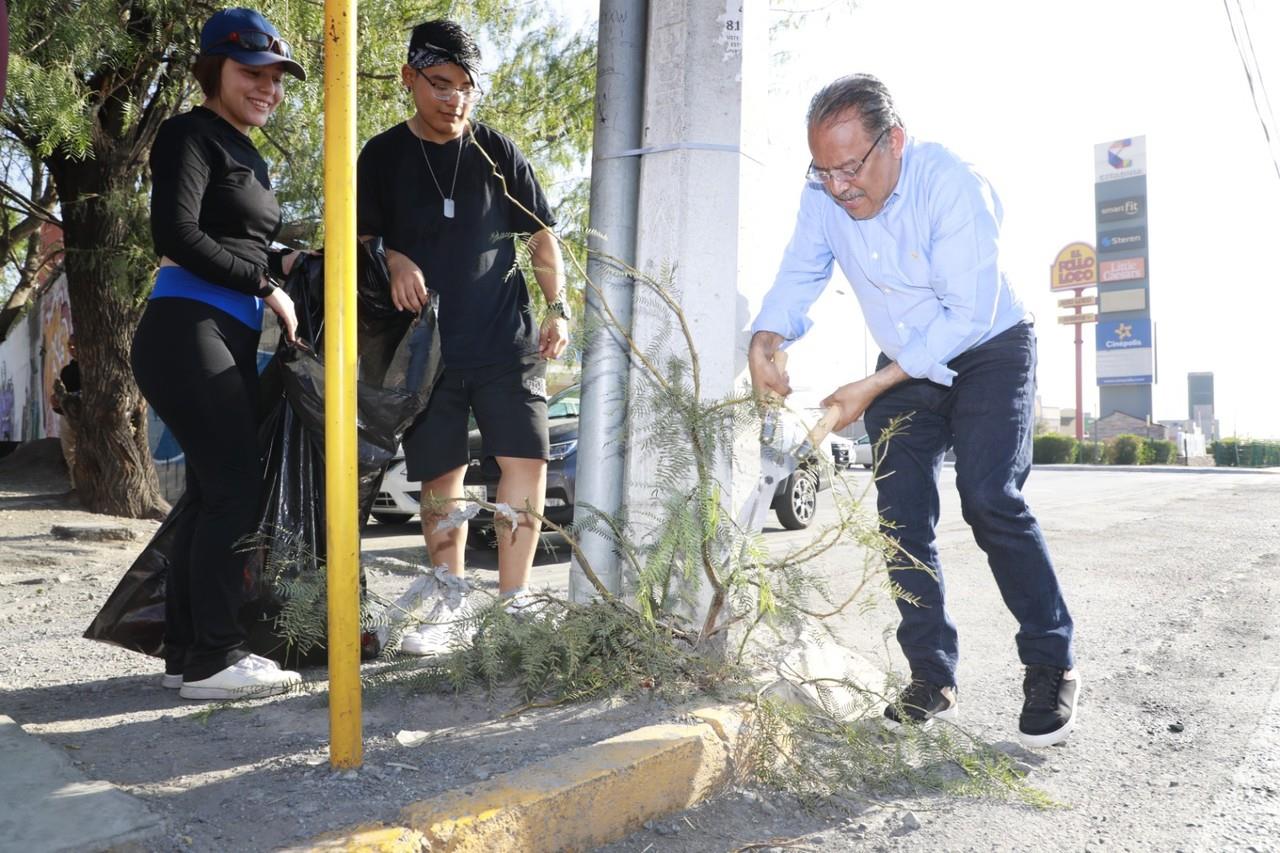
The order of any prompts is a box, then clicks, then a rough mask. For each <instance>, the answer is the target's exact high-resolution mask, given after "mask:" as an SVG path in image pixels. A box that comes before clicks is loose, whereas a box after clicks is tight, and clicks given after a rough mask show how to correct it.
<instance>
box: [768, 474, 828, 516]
mask: <svg viewBox="0 0 1280 853" xmlns="http://www.w3.org/2000/svg"><path fill="white" fill-rule="evenodd" d="M783 495H784V496H785V497H784V500H782V501H780V502H779V503H778V509H777V513H778V521H780V522H781V523H782V526H783V527H785V528H786V529H787V530H803V529H804V528H806V527H808V526H809V525H810V524H811V523H812V522H813V517H814V516H815V515H817V513H818V480H817V477H816V476H814V474H813V472H812V471H804V470H801V471H796V472H795V473H794V474H792V475H791V476H790V477H788V478H787V485H786V488H785V489H784V491H783Z"/></svg>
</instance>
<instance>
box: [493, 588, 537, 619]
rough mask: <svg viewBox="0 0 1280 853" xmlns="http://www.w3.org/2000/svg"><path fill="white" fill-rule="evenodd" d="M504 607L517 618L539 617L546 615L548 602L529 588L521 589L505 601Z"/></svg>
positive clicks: (509, 614)
mask: <svg viewBox="0 0 1280 853" xmlns="http://www.w3.org/2000/svg"><path fill="white" fill-rule="evenodd" d="M502 609H503V610H505V611H506V613H507V615H508V616H512V617H515V618H516V619H538V618H540V617H542V616H545V615H546V610H547V602H546V600H545V599H543V598H539V597H538V596H536V595H534V594H533V593H531V592H529V590H528V589H521V590H519V591H518V592H516V594H515V595H513V596H511V597H510V598H508V599H506V600H505V601H503V603H502Z"/></svg>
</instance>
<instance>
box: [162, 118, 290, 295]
mask: <svg viewBox="0 0 1280 853" xmlns="http://www.w3.org/2000/svg"><path fill="white" fill-rule="evenodd" d="M151 180H152V190H151V236H152V239H153V240H154V241H155V246H156V252H157V253H158V254H159V255H161V256H163V257H167V258H169V259H170V260H172V261H173V262H174V263H176V264H178V265H179V266H181V267H183V268H185V269H186V270H187V271H188V272H191V273H193V274H195V275H197V276H199V277H200V278H202V279H204V280H205V281H207V282H210V283H211V284H217V285H221V286H223V287H228V288H231V289H232V290H236V291H239V292H241V293H247V294H250V295H253V296H267V295H269V294H270V292H271V288H270V287H269V286H267V287H264V286H263V283H262V278H263V276H264V275H267V274H270V275H273V276H275V277H277V278H281V277H283V276H282V274H281V258H282V253H279V252H272V251H270V248H269V247H270V246H271V241H272V240H273V239H274V238H275V236H276V234H277V233H278V232H279V230H280V205H279V204H278V203H277V202H276V197H275V193H273V192H272V191H271V180H270V178H269V177H268V175H267V163H266V161H265V160H263V159H262V155H260V154H259V153H258V149H257V148H255V147H254V145H253V142H251V141H250V140H249V137H247V136H245V135H244V134H243V133H241V132H240V131H238V130H236V129H235V128H234V127H232V126H231V124H229V123H228V122H227V121H226V120H225V119H223V118H222V117H221V116H219V115H218V114H217V113H215V112H213V111H212V110H209V109H206V108H204V107H196V108H194V109H193V110H191V111H190V112H186V113H182V114H181V115H176V116H174V117H173V118H171V119H169V120H168V121H166V122H165V123H164V124H163V125H161V126H160V131H159V133H158V134H157V135H156V141H155V144H154V145H153V146H152V148H151Z"/></svg>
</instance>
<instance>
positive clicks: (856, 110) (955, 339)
mask: <svg viewBox="0 0 1280 853" xmlns="http://www.w3.org/2000/svg"><path fill="white" fill-rule="evenodd" d="M808 133H809V149H810V151H811V153H812V154H813V163H812V165H811V166H810V168H809V174H808V179H809V180H808V184H807V186H806V187H805V189H804V191H803V193H802V195H801V199H800V213H799V216H798V217H797V221H796V227H795V232H794V234H793V236H792V238H791V243H790V244H789V245H788V247H787V251H786V254H785V255H784V256H783V260H782V265H781V269H780V270H779V271H778V276H777V279H776V281H775V282H774V285H773V288H772V289H771V290H770V291H769V294H768V295H767V296H766V297H765V300H764V305H763V307H762V308H761V310H760V314H759V316H758V317H757V318H756V321H755V323H754V324H753V325H752V332H753V335H752V339H751V350H750V353H749V363H750V367H751V375H752V380H753V382H754V383H755V385H756V387H757V388H758V389H761V390H765V389H767V390H771V391H774V392H776V393H779V394H783V395H785V394H787V393H789V392H790V387H789V384H788V382H787V378H786V375H785V374H784V373H782V371H780V370H779V369H778V367H777V365H775V364H774V361H773V356H774V355H775V354H776V353H777V351H778V350H779V349H780V348H782V347H783V346H784V345H785V344H786V342H788V341H792V340H795V339H796V338H799V337H800V336H801V335H803V334H804V333H805V332H806V331H808V329H809V327H810V326H811V325H812V322H811V321H810V320H809V317H808V311H809V308H810V306H812V305H813V303H814V301H815V300H816V299H817V298H818V296H819V295H821V293H822V291H823V289H824V288H825V287H826V286H827V283H828V281H830V278H831V272H832V265H833V263H839V264H840V269H841V271H842V272H843V273H844V274H845V277H846V278H848V280H849V281H850V283H851V284H852V285H853V289H854V292H855V293H856V294H857V297H858V302H859V304H860V305H861V306H862V312H863V315H864V316H865V318H866V322H867V326H868V328H869V330H870V331H871V334H872V336H873V337H874V338H875V341H876V343H877V344H878V345H879V346H880V348H881V350H882V351H883V355H881V357H880V360H879V363H878V364H877V369H876V372H875V373H874V374H872V375H871V376H868V377H865V378H863V379H859V380H857V381H854V382H850V383H849V384H847V385H843V386H841V387H840V388H838V389H837V390H836V391H835V392H834V393H832V394H831V395H830V396H829V397H828V398H827V399H826V400H824V401H823V404H824V405H835V406H838V407H839V408H840V411H841V419H840V423H839V425H838V426H844V425H846V424H848V423H850V422H852V421H854V420H855V419H857V418H858V417H861V416H863V415H864V413H865V416H866V424H867V431H868V433H869V434H870V436H871V439H872V440H873V441H877V442H878V441H880V440H881V438H882V437H887V440H886V441H885V442H884V445H883V447H884V451H883V458H882V461H881V463H880V472H881V473H888V472H890V471H892V472H893V473H892V475H891V476H887V477H883V478H881V479H879V480H878V481H877V500H878V506H879V511H880V515H881V518H882V520H883V528H882V529H883V531H884V533H885V534H886V535H887V536H889V537H890V538H892V539H893V540H894V541H895V542H897V544H898V545H899V549H900V553H899V554H898V555H897V556H895V557H894V558H892V559H891V560H890V565H889V568H890V573H891V576H892V578H893V580H894V582H896V583H897V584H898V585H899V586H901V587H902V588H903V589H904V590H905V591H906V592H907V593H909V594H910V596H912V597H913V598H914V599H916V603H908V602H907V601H906V600H905V599H899V602H898V608H899V612H900V614H901V617H902V621H901V624H900V625H899V628H898V641H899V643H900V644H901V646H902V650H903V653H904V655H905V656H906V658H907V661H908V663H909V664H910V666H911V684H910V685H909V686H908V687H907V689H906V690H905V691H904V692H903V694H902V696H901V697H900V698H899V700H898V702H896V703H895V704H894V705H891V706H890V707H888V708H886V709H885V717H886V720H887V721H888V723H889V724H890V725H898V724H901V723H904V722H912V723H915V724H920V725H925V726H927V725H929V724H931V723H932V722H933V720H934V719H935V718H936V719H952V718H954V717H955V716H956V714H957V710H958V708H957V693H956V668H957V664H958V661H959V643H958V636H957V631H956V626H955V623H954V622H953V621H952V619H951V617H950V616H949V615H948V613H947V610H946V602H945V596H944V593H945V585H944V583H943V576H942V565H941V563H940V561H939V559H938V551H937V547H936V542H935V539H936V535H935V529H936V527H937V523H938V514H939V499H938V477H939V475H940V474H941V471H942V458H943V455H944V453H945V452H946V451H947V449H948V448H952V449H954V451H955V455H956V485H957V488H958V490H959V492H960V498H961V506H962V509H963V513H964V517H965V520H966V521H967V522H968V523H969V525H970V526H971V527H972V528H973V532H974V538H975V539H976V540H977V542H978V545H979V546H980V547H981V548H982V549H983V550H984V551H985V552H986V554H987V558H988V562H989V563H990V566H991V570H992V573H993V574H994V576H995V579H996V583H997V585H998V586H999V588H1000V592H1001V595H1002V596H1003V598H1004V601H1005V603H1006V604H1007V605H1008V607H1009V610H1010V611H1011V612H1012V613H1013V615H1014V617H1015V618H1016V619H1017V620H1018V623H1019V626H1020V627H1019V631H1018V634H1017V638H1016V639H1017V645H1018V652H1019V656H1020V658H1021V660H1022V663H1023V664H1024V665H1025V667H1026V670H1025V674H1024V678H1023V691H1024V696H1025V701H1024V704H1023V708H1022V713H1021V716H1020V717H1019V724H1018V732H1019V737H1020V739H1021V740H1022V742H1023V743H1024V744H1026V745H1028V746H1049V745H1052V744H1055V743H1059V742H1061V741H1062V740H1065V739H1066V737H1067V735H1068V734H1070V732H1071V729H1072V727H1073V725H1074V722H1075V708H1076V702H1077V699H1078V696H1079V678H1078V677H1077V674H1076V672H1075V669H1074V663H1073V660H1072V649H1071V641H1072V621H1071V616H1070V614H1069V613H1068V611H1067V606H1066V603H1065V601H1064V600H1063V596H1062V592H1061V589H1060V587H1059V585H1058V580H1057V576H1056V574H1055V572H1054V569H1053V564H1052V562H1051V560H1050V558H1049V553H1048V549H1047V548H1046V546H1045V542H1044V537H1043V535H1042V534H1041V531H1040V527H1039V524H1038V523H1037V522H1036V520H1035V517H1034V516H1032V514H1031V512H1030V510H1029V509H1028V508H1027V505H1026V502H1025V501H1024V500H1023V497H1022V494H1021V488H1022V485H1023V483H1024V482H1025V480H1026V477H1027V474H1028V472H1029V471H1030V467H1031V439H1032V433H1033V421H1034V399H1035V360H1036V359H1035V334H1034V332H1033V330H1032V326H1031V324H1030V323H1029V322H1028V321H1027V320H1026V317H1025V315H1026V310H1025V308H1024V307H1023V305H1022V302H1021V301H1020V300H1019V299H1018V297H1017V295H1016V294H1015V293H1014V292H1013V289H1012V288H1011V287H1010V286H1009V282H1008V280H1007V278H1006V277H1005V274H1004V272H1003V270H1002V269H1001V266H1000V225H1001V219H1002V216H1003V211H1002V210H1001V207H1000V201H999V199H998V198H997V197H996V194H995V191H994V190H993V189H992V188H991V185H990V184H988V183H987V181H986V180H985V179H984V178H982V177H981V176H980V175H978V174H977V173H976V172H975V171H973V169H972V168H971V167H970V166H969V165H968V164H967V163H965V162H964V161H963V160H961V159H960V158H958V157H957V156H956V155H955V154H953V153H951V152H950V151H948V150H947V149H946V148H944V147H943V146H941V145H938V144H936V143H932V142H923V141H920V140H917V139H913V138H911V137H909V136H907V134H906V131H905V130H904V129H903V126H902V122H901V120H900V119H899V118H898V115H897V112H896V109H895V108H894V105H893V99H892V97H891V95H890V94H889V92H888V90H887V89H886V88H885V86H884V84H883V83H881V82H880V81H879V80H877V79H876V78H875V77H872V76H871V75H867V74H859V75H853V76H851V77H844V78H841V79H840V80H837V81H835V82H834V83H832V84H831V85H829V86H827V87H826V88H825V89H823V90H822V91H821V92H819V93H818V94H817V95H816V96H815V97H814V99H813V102H812V103H811V104H810V107H809V116H808ZM904 418H905V420H903V419H904ZM895 424H902V425H901V426H899V427H898V428H897V429H895V428H894V426H895ZM920 566H925V567H927V568H928V569H930V570H931V572H932V574H930V573H929V572H925V571H921V570H920Z"/></svg>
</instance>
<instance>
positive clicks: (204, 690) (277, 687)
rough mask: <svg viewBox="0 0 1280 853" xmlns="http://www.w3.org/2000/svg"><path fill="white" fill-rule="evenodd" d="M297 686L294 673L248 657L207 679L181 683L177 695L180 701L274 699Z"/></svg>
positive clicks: (262, 659) (261, 659) (272, 663)
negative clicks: (269, 697)
mask: <svg viewBox="0 0 1280 853" xmlns="http://www.w3.org/2000/svg"><path fill="white" fill-rule="evenodd" d="M301 683H302V676H301V675H299V674H298V673H296V672H293V671H291V670H287V669H281V668H280V665H279V664H278V663H276V662H275V661H273V660H267V659H266V658H264V657H258V656H257V655H249V656H248V657H245V658H241V659H240V660H239V661H237V662H236V663H234V664H232V665H231V666H229V667H227V668H226V669H224V670H222V671H221V672H215V673H214V674H213V675H211V676H209V677H208V678H202V679H200V680H199V681H183V682H182V687H181V689H180V690H179V691H178V695H179V696H181V697H182V698H183V699H258V698H261V697H263V696H278V695H279V694H281V693H286V692H288V691H289V689H290V688H293V687H297V686H298V685H299V684H301Z"/></svg>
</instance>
